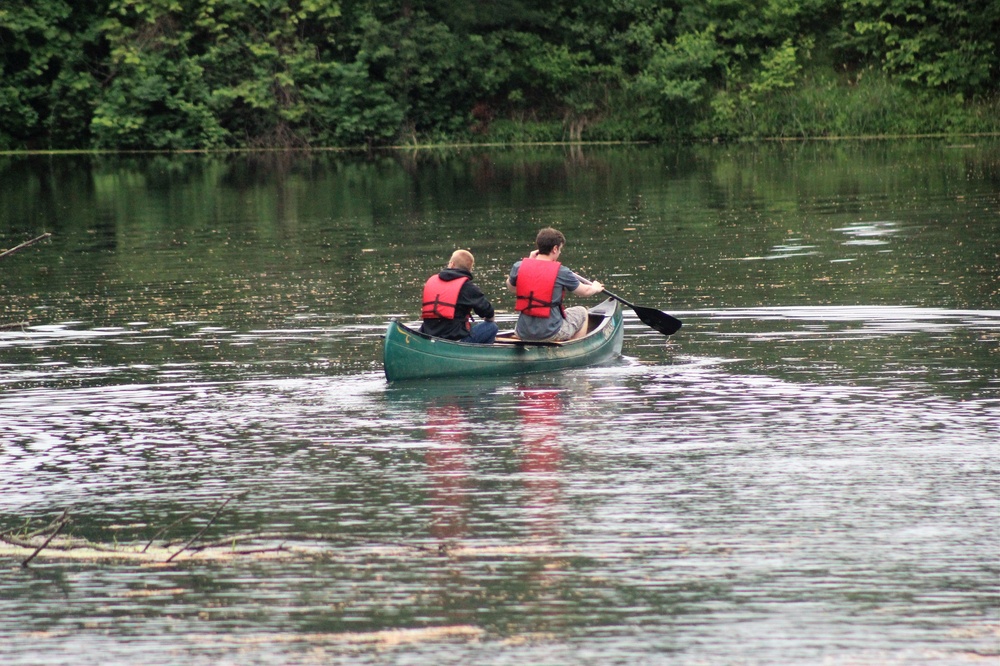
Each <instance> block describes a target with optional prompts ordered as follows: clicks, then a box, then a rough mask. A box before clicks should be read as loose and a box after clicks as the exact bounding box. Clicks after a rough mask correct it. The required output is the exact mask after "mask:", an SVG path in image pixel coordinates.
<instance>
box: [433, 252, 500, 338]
mask: <svg viewBox="0 0 1000 666" xmlns="http://www.w3.org/2000/svg"><path fill="white" fill-rule="evenodd" d="M475 265H476V259H475V257H473V256H472V253H471V252H469V251H468V250H455V251H454V252H453V253H452V254H451V259H450V260H449V261H448V267H447V268H445V269H444V270H443V271H441V272H440V273H438V274H437V275H432V276H431V277H430V278H429V279H428V280H427V282H426V283H425V284H424V298H423V305H422V307H421V312H420V316H421V317H422V318H423V320H424V321H423V323H422V324H421V325H420V332H421V333H426V334H427V335H433V336H434V337H437V338H445V339H446V340H458V341H459V342H473V343H478V344H487V345H488V344H491V343H492V342H493V341H494V340H495V339H496V337H497V325H496V324H495V323H494V321H493V305H492V304H491V303H490V301H489V299H487V298H486V296H485V295H484V294H483V291H482V289H480V288H479V287H478V286H476V285H475V284H474V283H473V282H472V268H473V267H474V266H475ZM473 312H475V313H476V314H477V315H479V317H480V318H481V319H482V320H483V321H481V322H478V323H477V324H475V325H472V313H473Z"/></svg>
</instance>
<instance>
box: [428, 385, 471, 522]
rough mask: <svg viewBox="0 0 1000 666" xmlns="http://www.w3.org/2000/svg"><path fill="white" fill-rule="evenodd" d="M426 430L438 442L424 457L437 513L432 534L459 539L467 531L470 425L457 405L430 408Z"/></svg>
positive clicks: (429, 436)
mask: <svg viewBox="0 0 1000 666" xmlns="http://www.w3.org/2000/svg"><path fill="white" fill-rule="evenodd" d="M426 431H427V436H428V438H429V439H431V440H432V441H434V442H436V443H437V446H432V447H430V448H429V449H427V453H426V455H425V460H426V462H427V470H428V474H429V475H430V478H431V485H430V490H429V494H430V503H431V506H432V507H433V514H434V520H433V522H432V523H431V534H433V535H434V536H435V537H437V538H439V539H447V538H453V537H457V536H460V535H461V534H463V533H464V532H465V514H466V511H467V504H468V494H469V476H470V470H469V463H468V451H467V448H468V436H469V424H468V422H467V421H466V418H465V410H463V409H462V407H460V406H459V405H456V404H444V405H439V406H435V407H428V408H427V426H426Z"/></svg>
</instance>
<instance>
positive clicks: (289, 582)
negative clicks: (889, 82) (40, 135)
mask: <svg viewBox="0 0 1000 666" xmlns="http://www.w3.org/2000/svg"><path fill="white" fill-rule="evenodd" d="M547 225H552V226H556V227H557V228H559V229H560V230H562V231H563V232H564V233H565V234H566V236H567V238H568V244H567V246H566V248H565V250H564V253H563V257H562V259H563V261H564V263H566V264H567V265H569V266H570V267H572V268H573V269H574V270H576V271H577V272H579V273H581V274H583V275H586V276H588V277H591V278H592V279H599V280H601V281H602V282H604V283H605V284H606V285H607V287H608V288H609V289H611V290H613V291H615V292H616V293H618V294H619V295H621V296H623V297H625V298H627V299H629V300H631V301H633V302H635V303H637V304H640V305H645V306H649V307H655V308H658V309H663V310H665V311H667V312H669V313H671V314H673V315H675V316H677V317H679V318H680V319H682V320H683V321H684V327H683V328H682V329H681V331H680V332H679V333H678V334H677V335H675V336H672V337H671V338H669V339H668V338H665V337H664V336H662V335H660V334H658V333H656V332H654V331H652V330H650V329H649V328H647V327H646V326H645V325H644V324H642V322H640V321H639V320H638V319H637V318H636V317H635V316H634V315H633V313H632V312H631V311H630V310H626V335H625V345H624V350H623V356H622V358H621V359H618V360H616V361H615V362H613V363H611V364H608V365H604V366H600V367H592V368H585V369H578V370H572V371H567V372H564V373H560V374H541V375H530V376H523V377H516V378H509V379H493V380H475V379H467V380H456V381H447V382H420V383H416V384H410V385H407V384H399V385H395V384H394V385H388V384H386V382H385V380H384V377H383V375H382V370H381V336H382V333H383V331H384V329H385V325H386V323H387V322H388V321H389V320H390V319H391V318H396V317H399V318H403V319H404V320H408V321H409V320H413V319H415V318H416V316H417V312H418V310H419V306H418V301H419V298H420V289H421V286H422V284H423V281H424V280H425V279H426V278H427V277H428V276H429V275H430V274H431V273H433V272H435V271H437V270H438V269H440V268H441V267H442V266H443V265H444V264H445V263H446V262H447V258H448V255H449V254H450V253H451V251H452V250H453V249H455V248H456V247H465V248H469V249H471V250H472V251H473V253H474V254H475V255H476V259H477V265H476V275H477V282H478V283H479V284H480V285H481V286H482V287H483V288H484V290H485V291H486V292H487V294H488V295H490V296H492V297H493V299H494V302H495V303H496V305H497V307H498V312H499V314H498V321H499V323H500V324H501V326H502V327H507V326H511V325H512V323H513V321H514V315H513V314H512V312H513V302H512V298H511V297H510V295H509V294H508V292H506V290H505V289H504V288H503V281H504V278H505V276H506V274H507V271H508V270H509V268H510V265H511V263H513V262H514V261H515V260H517V259H519V258H520V257H522V256H523V255H525V254H526V253H527V252H528V251H530V249H532V245H531V243H532V241H533V238H534V235H535V233H536V232H537V230H538V229H539V228H540V227H542V226H547ZM43 232H50V233H52V237H51V238H50V239H48V240H45V241H42V242H40V243H38V244H36V245H34V246H32V247H30V248H27V249H25V250H22V251H20V252H18V253H16V254H13V255H10V256H8V257H5V258H3V259H0V289H2V292H3V295H4V298H3V307H2V309H0V327H2V329H0V532H10V531H14V532H18V533H21V532H24V531H28V528H26V527H25V526H26V525H27V526H30V527H40V526H42V525H45V524H47V523H49V522H50V521H52V520H54V519H55V518H57V517H58V516H59V515H60V514H61V513H62V512H63V511H67V512H68V515H69V517H70V518H71V519H72V523H71V524H70V525H69V526H68V527H67V528H65V530H64V533H65V534H71V535H72V536H74V537H78V538H80V539H87V540H89V541H90V542H92V543H97V544H101V545H103V546H104V547H107V548H122V549H126V548H130V547H134V546H135V545H136V544H138V545H140V546H141V545H144V544H147V543H149V542H155V543H156V545H157V547H161V551H156V548H154V551H153V552H169V553H171V554H173V553H178V552H179V553H180V554H179V555H177V556H176V557H175V558H174V559H172V560H171V561H170V562H166V561H165V560H166V559H167V558H166V557H160V556H156V557H150V558H145V559H140V558H135V557H131V558H128V557H120V558H113V557H110V556H106V557H102V558H99V559H95V558H94V557H85V556H81V555H80V554H79V553H78V554H76V555H74V552H73V551H57V550H54V549H46V550H43V551H42V552H41V554H39V555H38V557H37V558H36V559H34V560H32V561H31V562H30V565H29V566H28V567H22V566H20V564H21V562H22V561H23V560H24V559H25V556H26V555H25V554H26V553H30V551H29V550H22V551H15V550H13V549H11V548H8V549H7V550H6V551H0V565H2V566H0V657H3V660H4V662H5V663H14V664H58V663H75V664H107V663H137V662H142V663H151V664H157V663H162V664H168V663H205V664H208V663H212V664H218V663H224V664H249V663H257V664H283V663H312V662H317V663H352V664H355V663H357V664H385V663H399V664H433V665H435V666H436V665H439V664H442V663H446V664H470V663H489V664H525V663H546V664H608V663H642V664H651V663H671V664H706V663H707V664H718V663H727V664H817V663H823V664H886V663H900V664H903V663H905V664H954V663H970V662H972V663H977V662H982V663H996V662H997V661H998V660H1000V486H998V483H997V481H998V472H1000V464H998V454H1000V445H998V441H1000V437H998V432H1000V279H998V274H1000V270H998V266H1000V141H997V140H996V139H980V138H976V139H967V140H962V141H959V142H954V141H943V140H941V141H936V140H935V141H930V140H928V141H895V142H840V143H794V144H761V145H752V146H700V147H683V148H678V147H668V148H664V147H638V146H637V147H599V146H594V147H582V148H580V147H573V148H566V147H551V148H532V149H527V148H525V149H517V150H501V149H495V150H454V151H441V152H416V153H393V154H387V155H376V156H368V157H352V156H348V155H343V154H339V153H316V154H312V155H298V154H293V155H286V154H274V155H270V154H268V155H249V156H248V155H237V156H203V155H186V156H131V157H130V156H123V157H109V156H70V155H62V156H32V157H23V156H2V155H0V249H2V248H10V247H13V246H15V245H17V244H19V243H21V242H23V241H26V240H28V239H30V238H34V237H36V236H38V235H40V234H41V233H43ZM596 300H597V299H577V300H576V302H577V303H581V304H587V303H594V302H596ZM254 535H257V536H256V538H250V537H251V536H254ZM189 541H190V542H191V543H192V545H193V546H199V545H206V546H207V545H209V544H214V547H213V548H207V549H205V550H183V551H182V548H183V546H184V545H185V544H186V543H187V542H189ZM2 546H3V544H0V547H2Z"/></svg>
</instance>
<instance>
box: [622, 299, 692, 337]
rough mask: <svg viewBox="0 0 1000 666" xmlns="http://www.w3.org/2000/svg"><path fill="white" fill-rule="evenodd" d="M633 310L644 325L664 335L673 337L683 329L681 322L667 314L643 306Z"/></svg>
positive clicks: (634, 307) (637, 306) (633, 307)
mask: <svg viewBox="0 0 1000 666" xmlns="http://www.w3.org/2000/svg"><path fill="white" fill-rule="evenodd" d="M632 310H633V311H635V314H636V316H637V317H639V320H640V321H641V322H642V323H643V324H645V325H646V326H649V327H650V328H652V329H654V330H656V331H659V332H660V333H663V335H673V334H674V333H676V332H677V331H679V330H680V329H681V326H682V323H681V320H680V319H677V318H676V317H671V316H670V315H668V314H667V313H666V312H660V311H659V310H655V309H653V308H644V307H642V306H641V305H633V306H632Z"/></svg>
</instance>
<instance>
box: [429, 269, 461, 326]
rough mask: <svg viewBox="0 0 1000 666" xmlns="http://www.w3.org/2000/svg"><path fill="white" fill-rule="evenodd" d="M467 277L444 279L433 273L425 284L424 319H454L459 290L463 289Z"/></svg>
mask: <svg viewBox="0 0 1000 666" xmlns="http://www.w3.org/2000/svg"><path fill="white" fill-rule="evenodd" d="M468 279H469V278H467V277H460V278H455V279H454V280H442V279H441V276H440V275H432V276H431V277H430V279H428V280H427V282H426V283H425V284H424V301H423V307H422V308H421V310H420V317H421V318H422V319H454V318H455V306H456V305H457V304H458V292H460V291H462V285H463V284H465V282H466V280H468Z"/></svg>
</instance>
